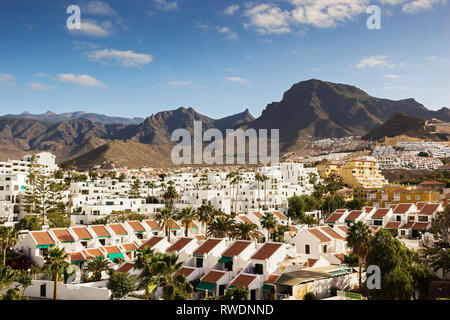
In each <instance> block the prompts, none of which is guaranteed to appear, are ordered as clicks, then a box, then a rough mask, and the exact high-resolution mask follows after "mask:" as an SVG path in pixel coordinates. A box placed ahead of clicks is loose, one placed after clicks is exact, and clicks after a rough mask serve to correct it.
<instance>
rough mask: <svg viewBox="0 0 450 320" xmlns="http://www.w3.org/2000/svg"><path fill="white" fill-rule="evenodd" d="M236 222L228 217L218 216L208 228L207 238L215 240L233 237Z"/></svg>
mask: <svg viewBox="0 0 450 320" xmlns="http://www.w3.org/2000/svg"><path fill="white" fill-rule="evenodd" d="M234 229H235V221H234V219H233V218H231V217H230V216H227V215H219V216H217V217H216V218H215V219H214V221H213V222H212V223H211V225H210V226H209V228H208V233H207V236H209V237H214V238H225V237H232V235H233V231H234Z"/></svg>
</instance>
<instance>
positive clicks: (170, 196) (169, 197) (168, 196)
mask: <svg viewBox="0 0 450 320" xmlns="http://www.w3.org/2000/svg"><path fill="white" fill-rule="evenodd" d="M177 198H178V193H177V189H175V187H174V186H173V183H169V186H168V187H167V190H166V192H165V193H164V194H163V199H164V200H165V201H166V206H167V207H168V208H170V209H173V202H174V200H175V199H177Z"/></svg>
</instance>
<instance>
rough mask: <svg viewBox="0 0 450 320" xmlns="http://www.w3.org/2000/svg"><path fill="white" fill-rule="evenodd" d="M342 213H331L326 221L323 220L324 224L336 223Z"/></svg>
mask: <svg viewBox="0 0 450 320" xmlns="http://www.w3.org/2000/svg"><path fill="white" fill-rule="evenodd" d="M342 215H343V213H337V212H335V213H332V214H331V215H330V216H329V217H328V219H327V220H325V222H328V223H331V222H336V221H338V220H339V219H340V218H341V217H342Z"/></svg>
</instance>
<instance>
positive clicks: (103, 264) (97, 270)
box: [86, 256, 111, 281]
mask: <svg viewBox="0 0 450 320" xmlns="http://www.w3.org/2000/svg"><path fill="white" fill-rule="evenodd" d="M110 270H111V268H110V267H109V261H108V260H107V259H105V257H102V256H100V257H94V258H92V259H89V260H88V263H87V266H86V271H88V272H91V273H92V276H91V279H92V280H93V281H100V280H102V272H103V271H106V272H108V271H110Z"/></svg>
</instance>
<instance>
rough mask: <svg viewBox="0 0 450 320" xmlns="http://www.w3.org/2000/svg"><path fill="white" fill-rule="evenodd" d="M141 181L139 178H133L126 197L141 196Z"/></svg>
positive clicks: (135, 197) (134, 197) (136, 197)
mask: <svg viewBox="0 0 450 320" xmlns="http://www.w3.org/2000/svg"><path fill="white" fill-rule="evenodd" d="M140 189H141V181H140V180H139V179H135V180H134V182H133V184H132V185H131V187H130V191H129V194H128V197H129V198H131V199H138V198H141V191H140Z"/></svg>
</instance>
